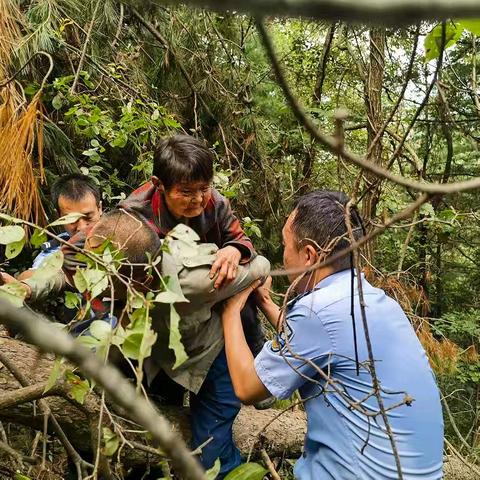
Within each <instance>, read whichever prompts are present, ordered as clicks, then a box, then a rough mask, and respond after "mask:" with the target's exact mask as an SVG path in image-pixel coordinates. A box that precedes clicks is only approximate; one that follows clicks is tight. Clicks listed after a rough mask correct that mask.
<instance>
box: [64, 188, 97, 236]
mask: <svg viewBox="0 0 480 480" xmlns="http://www.w3.org/2000/svg"><path fill="white" fill-rule="evenodd" d="M58 213H59V214H60V216H61V217H63V216H64V215H68V214H69V213H82V214H83V215H84V216H83V217H80V218H79V219H78V220H77V221H76V222H74V223H69V224H68V225H64V228H65V230H66V232H67V233H68V234H69V235H70V236H73V235H75V234H76V233H78V232H84V231H85V230H86V229H87V228H89V227H90V226H92V225H94V224H95V223H97V222H98V220H99V218H100V216H101V215H102V205H101V204H97V201H96V199H95V197H94V195H93V194H92V193H90V192H88V193H87V194H86V195H84V196H83V197H82V198H81V199H80V200H78V201H77V200H71V199H69V198H67V197H65V196H64V195H60V197H58Z"/></svg>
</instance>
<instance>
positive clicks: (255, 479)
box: [225, 463, 267, 480]
mask: <svg viewBox="0 0 480 480" xmlns="http://www.w3.org/2000/svg"><path fill="white" fill-rule="evenodd" d="M266 474H267V470H266V469H265V468H264V467H262V466H261V465H259V464H258V463H243V464H242V465H240V466H238V467H237V468H236V469H235V470H232V471H231V472H230V473H229V474H228V475H227V476H226V477H225V480H262V479H263V477H265V475H266Z"/></svg>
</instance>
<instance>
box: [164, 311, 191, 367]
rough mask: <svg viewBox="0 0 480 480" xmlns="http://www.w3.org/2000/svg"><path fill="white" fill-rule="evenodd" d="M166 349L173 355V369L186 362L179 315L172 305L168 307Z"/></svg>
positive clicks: (186, 356) (186, 357)
mask: <svg viewBox="0 0 480 480" xmlns="http://www.w3.org/2000/svg"><path fill="white" fill-rule="evenodd" d="M168 347H169V348H171V349H172V350H173V352H174V353H175V365H174V366H173V369H175V368H178V367H179V366H180V365H182V363H184V362H185V361H186V360H188V355H187V352H185V347H184V346H183V343H182V335H181V333H180V315H179V314H178V313H177V311H176V310H175V307H174V306H173V305H170V338H169V341H168Z"/></svg>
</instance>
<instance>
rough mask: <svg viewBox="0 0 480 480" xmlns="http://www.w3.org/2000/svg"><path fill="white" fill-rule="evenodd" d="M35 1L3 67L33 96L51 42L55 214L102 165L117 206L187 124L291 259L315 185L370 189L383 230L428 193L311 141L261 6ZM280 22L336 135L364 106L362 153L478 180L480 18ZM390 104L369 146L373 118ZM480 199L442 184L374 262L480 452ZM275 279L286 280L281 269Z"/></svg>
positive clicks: (47, 94) (26, 6)
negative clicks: (262, 24)
mask: <svg viewBox="0 0 480 480" xmlns="http://www.w3.org/2000/svg"><path fill="white" fill-rule="evenodd" d="M6 3H12V4H14V3H15V2H13V1H11V2H6ZM19 4H20V5H19V10H18V11H15V10H13V9H12V10H11V12H13V13H12V15H13V17H12V18H11V21H12V22H14V23H15V24H16V28H18V35H19V38H17V39H16V40H15V41H16V42H17V43H16V46H15V48H14V49H10V50H8V49H7V50H6V51H4V52H0V55H4V57H3V58H2V61H1V62H0V63H1V65H2V66H3V67H2V68H5V72H7V73H8V75H6V77H9V76H10V75H15V82H16V88H17V90H19V91H20V92H22V95H24V96H25V98H26V99H27V101H32V100H33V99H34V98H36V97H35V96H36V94H37V93H38V91H39V89H40V87H41V84H42V80H43V78H44V75H45V73H46V72H47V70H48V66H49V60H48V58H47V57H46V56H45V55H42V56H39V55H37V56H34V57H33V58H31V56H32V55H33V54H35V52H38V51H43V52H46V53H47V54H49V55H50V56H51V58H52V61H53V70H52V72H51V74H50V76H49V77H48V78H47V80H46V84H45V85H44V86H43V87H42V94H41V105H42V106H41V107H39V108H41V111H42V115H43V119H44V128H43V154H44V159H43V162H44V163H43V165H44V168H45V181H44V182H43V183H41V182H39V186H38V188H39V191H40V192H41V196H42V200H43V204H44V206H45V209H46V212H47V214H48V216H49V217H50V219H51V220H53V218H52V217H53V215H54V212H53V209H52V207H51V205H50V204H49V200H48V195H49V186H50V185H51V183H52V181H53V179H54V178H55V177H56V176H57V175H60V174H64V173H67V172H71V171H78V170H80V171H82V172H84V173H86V174H89V175H91V176H92V177H93V178H95V179H96V180H97V181H98V183H99V185H100V186H101V188H102V191H103V196H104V202H105V204H106V205H107V206H112V205H115V203H116V202H117V201H118V199H120V198H123V197H124V196H125V195H127V194H128V193H129V192H130V191H131V190H132V189H133V188H134V187H136V186H138V185H140V184H141V183H142V182H144V181H146V180H147V179H148V178H149V175H150V174H151V168H152V164H151V160H152V150H153V147H154V145H155V143H156V141H157V140H158V139H159V138H161V137H162V136H164V135H168V134H172V133H174V132H178V131H185V132H188V133H190V134H192V135H198V136H200V137H202V138H204V139H205V140H206V141H207V142H208V143H209V145H210V146H211V148H212V149H213V150H214V152H215V155H216V177H215V181H216V184H217V188H219V189H220V191H222V192H223V193H224V194H225V195H226V196H227V197H229V198H230V199H231V200H232V203H233V205H234V208H235V209H236V211H237V214H238V216H239V217H240V218H242V219H243V225H244V228H245V230H246V231H247V233H248V234H249V235H250V236H251V237H252V239H253V240H254V243H255V244H256V245H257V247H258V249H259V250H261V251H262V252H263V254H264V255H265V256H267V257H269V258H270V259H271V260H272V261H273V263H276V264H278V265H280V263H281V242H280V230H281V226H282V224H283V221H284V218H285V216H286V215H287V214H288V212H289V211H290V208H291V205H292V202H293V201H294V200H295V198H297V197H298V196H299V195H300V194H301V193H302V192H306V191H308V190H311V189H315V188H324V189H333V190H337V189H339V190H344V191H346V192H347V193H351V194H352V193H354V194H355V196H356V198H357V199H359V200H360V205H362V206H363V213H364V216H365V221H366V226H367V230H369V231H370V230H371V229H372V228H373V227H374V226H375V225H378V224H381V223H382V222H383V221H384V220H385V219H386V218H388V217H390V216H391V215H393V214H394V213H396V212H398V211H399V210H401V209H403V208H404V207H406V206H407V205H408V204H409V203H410V202H411V201H412V199H413V198H414V192H413V191H410V190H409V189H408V188H403V187H399V186H398V185H395V184H392V183H387V182H385V181H382V182H378V181H376V180H372V178H371V176H369V175H367V174H363V173H362V172H360V171H359V170H358V169H357V168H355V167H353V166H352V165H350V164H347V163H346V162H345V161H344V160H343V159H341V158H337V156H335V155H333V154H331V153H328V152H326V151H325V150H324V149H323V148H322V147H321V146H320V145H319V144H318V143H316V142H314V141H313V140H312V139H311V138H310V137H309V135H308V134H307V133H306V131H305V130H304V129H303V128H302V126H301V125H299V123H298V122H297V120H296V119H295V117H294V115H293V113H292V112H291V111H290V109H289V107H288V106H287V104H286V101H285V99H284V96H283V93H282V90H281V88H280V87H279V85H278V84H277V82H276V80H275V77H274V75H273V73H272V68H271V64H270V62H269V61H268V59H267V57H266V56H265V53H264V50H263V47H262V44H261V41H260V39H259V37H258V35H257V32H256V29H255V24H254V22H253V21H252V19H250V18H248V17H246V16H242V15H238V14H233V13H231V14H217V13H212V12H208V11H201V10H192V9H191V8H183V7H178V8H165V7H163V6H158V5H155V4H152V3H151V2H144V5H142V6H141V7H137V8H139V10H136V9H134V8H133V7H130V6H128V5H125V6H120V4H119V3H117V2H113V1H111V0H106V1H103V2H99V1H98V0H87V1H85V2H79V1H77V0H68V1H67V0H36V1H27V0H23V1H21V2H19ZM2 27H5V25H3V26H2ZM269 28H270V32H271V35H272V38H273V40H274V44H275V47H276V50H277V55H278V58H279V59H280V61H281V63H282V65H283V66H284V68H285V71H286V72H287V79H288V82H289V84H290V85H291V87H292V89H293V91H294V93H295V95H296V96H297V97H298V99H299V100H300V101H301V102H302V103H303V105H304V106H305V108H306V110H307V112H308V113H309V114H310V115H311V117H312V118H313V119H315V121H316V123H317V124H318V126H319V127H320V128H321V129H323V130H326V131H333V129H334V115H335V111H336V110H337V109H339V108H346V109H347V110H348V118H347V121H346V124H345V142H346V144H347V145H348V147H349V149H350V150H352V151H355V152H358V153H362V154H364V153H366V152H367V151H369V156H368V157H369V159H370V160H371V161H374V162H377V163H379V164H381V165H383V166H385V167H386V168H389V169H391V170H392V171H394V172H396V173H399V174H401V175H404V176H405V177H407V178H413V179H417V180H428V181H432V182H442V183H447V182H450V181H457V180H465V179H469V178H471V177H476V176H480V150H479V146H480V91H479V89H478V85H477V82H478V75H477V63H479V62H480V53H479V52H478V49H479V48H480V41H479V39H478V36H480V21H469V22H466V21H454V20H453V21H448V22H446V23H445V24H444V25H443V26H442V24H439V25H435V24H426V23H422V24H421V25H418V26H410V27H408V28H402V29H395V28H376V29H373V28H372V29H369V28H367V27H362V26H352V25H347V24H343V23H336V24H327V23H318V22H311V21H308V20H286V19H282V20H272V21H271V22H270V23H269ZM3 34H4V35H5V36H6V35H7V31H6V30H5V28H4V30H3ZM1 35H2V32H0V39H1V38H2V37H1ZM412 52H413V55H414V56H413V57H412ZM5 55H8V58H6V57H5ZM29 59H30V60H29ZM27 61H28V63H26V62H27ZM23 65H26V67H25V68H23V69H21V67H22V66H23ZM375 78H379V81H377V83H375ZM0 93H1V91H0ZM375 93H376V94H377V95H375ZM376 96H377V97H378V98H375V97H376ZM399 96H403V98H402V100H401V102H400V103H399V104H398V105H396V103H397V99H398V98H399ZM391 112H394V113H393V117H392V118H391V119H390V122H389V123H388V125H387V126H386V128H385V129H384V132H383V135H382V136H381V139H380V141H377V142H374V143H376V144H377V145H376V146H374V147H373V148H371V145H372V134H371V130H372V128H373V130H374V132H375V131H376V130H377V129H378V128H379V127H380V126H381V125H383V123H384V122H385V120H387V119H388V118H389V115H390V113H391ZM372 126H373V127H372ZM404 135H405V139H404V138H403V137H404ZM374 136H375V135H373V137H374ZM403 141H404V143H403ZM401 144H403V146H402V145H401ZM35 155H36V153H35V152H34V158H35V162H37V160H38V159H37V157H36V156H35ZM36 164H37V165H38V163H36ZM39 171H40V170H37V177H38V178H39ZM479 206H480V195H479V193H478V192H477V191H470V192H467V193H462V194H453V195H449V196H445V197H432V198H431V199H430V201H429V202H428V203H426V204H425V205H423V206H422V208H421V209H420V211H419V212H418V213H415V214H414V216H413V217H412V218H411V219H409V220H406V221H404V223H403V224H397V225H395V226H393V227H392V228H390V229H388V230H387V231H386V232H385V233H384V234H383V235H382V236H381V237H380V238H379V239H377V240H375V242H374V243H373V245H372V248H371V249H370V251H368V252H366V259H365V260H366V261H365V269H366V271H367V273H368V275H369V276H370V277H371V278H372V279H373V280H374V282H375V283H377V284H378V285H380V286H381V287H382V288H385V289H386V290H387V291H388V292H389V294H391V295H393V296H395V297H397V298H398V299H399V301H400V302H401V304H402V306H403V307H404V308H405V309H406V311H407V312H408V314H409V315H410V318H411V320H412V322H413V324H414V325H415V327H416V328H417V329H418V332H419V336H420V338H421V340H422V342H423V343H424V345H425V347H426V350H427V352H428V354H429V356H430V360H431V362H432V365H433V366H434V367H435V369H436V373H437V375H438V378H439V382H440V384H441V387H442V392H443V395H444V397H445V399H446V402H447V403H448V405H449V409H448V413H446V416H445V421H446V427H447V428H446V435H447V438H448V439H449V440H450V441H451V442H452V443H453V444H455V445H461V446H462V448H463V453H465V454H469V455H471V458H472V459H477V460H478V457H479V455H480V357H479V355H478V350H479V348H480V321H479V314H480V274H479V272H478V270H479V265H480V249H479V248H478V247H479V243H478V236H479V234H480V217H479V215H478V210H479ZM32 218H33V217H32ZM51 220H50V221H51ZM37 246H38V242H37ZM32 249H34V247H32ZM31 255H32V250H24V251H23V252H22V253H21V255H20V256H18V257H16V258H15V259H13V260H11V261H10V264H9V268H10V269H11V270H12V271H15V270H20V269H23V268H24V267H25V266H27V265H28V264H29V262H30V260H31ZM10 256H15V255H10ZM276 282H277V286H278V288H279V289H282V288H284V287H285V285H286V280H285V279H284V278H282V277H279V278H277V279H276ZM452 421H453V422H454V423H455V424H456V425H455V429H454V428H453V426H452ZM454 430H458V432H455V431H454ZM459 435H461V437H462V439H463V442H462V440H460V439H459ZM466 446H468V451H467V449H466Z"/></svg>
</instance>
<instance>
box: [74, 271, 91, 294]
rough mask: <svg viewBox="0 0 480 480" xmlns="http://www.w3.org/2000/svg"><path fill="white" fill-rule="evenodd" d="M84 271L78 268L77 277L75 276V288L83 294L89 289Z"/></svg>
mask: <svg viewBox="0 0 480 480" xmlns="http://www.w3.org/2000/svg"><path fill="white" fill-rule="evenodd" d="M83 272H84V270H83V269H81V268H77V271H76V272H75V275H74V276H73V283H74V284H75V288H76V289H77V290H78V291H79V292H80V293H83V292H85V290H87V288H88V283H87V280H86V279H85V277H84V275H83Z"/></svg>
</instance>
